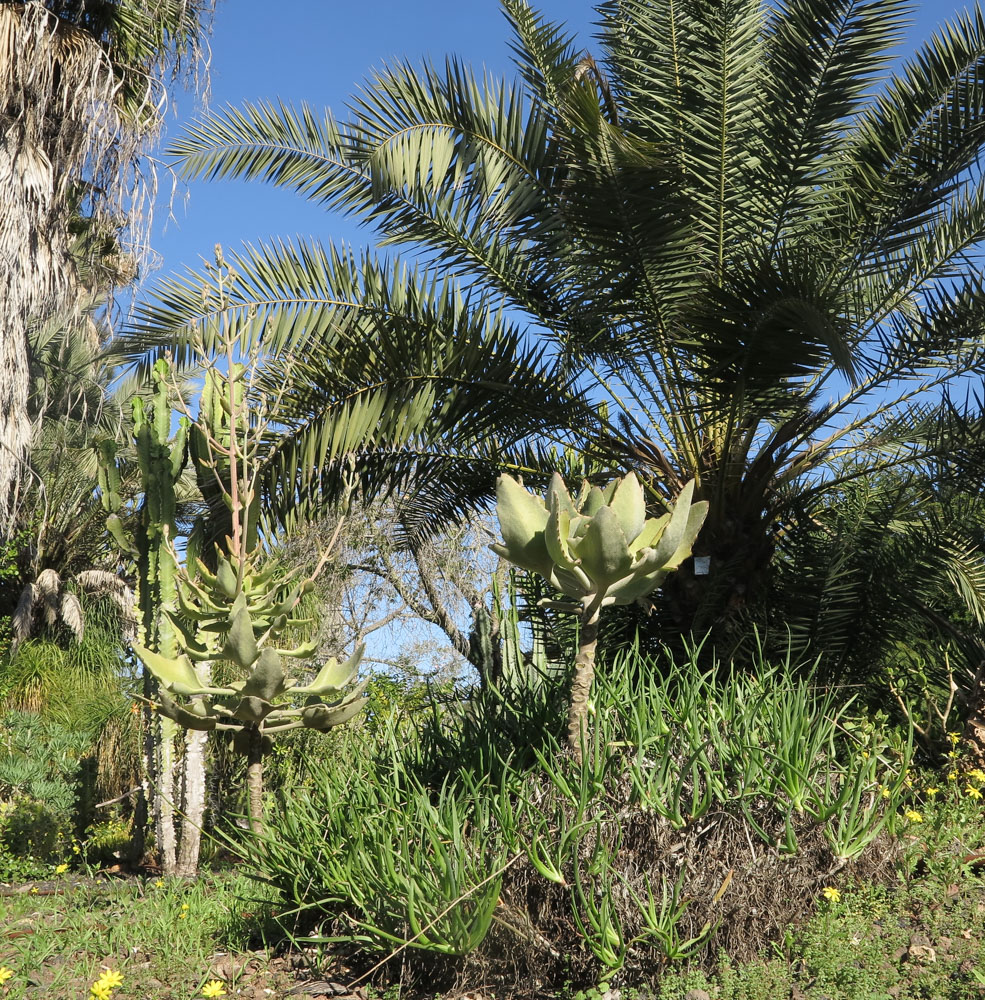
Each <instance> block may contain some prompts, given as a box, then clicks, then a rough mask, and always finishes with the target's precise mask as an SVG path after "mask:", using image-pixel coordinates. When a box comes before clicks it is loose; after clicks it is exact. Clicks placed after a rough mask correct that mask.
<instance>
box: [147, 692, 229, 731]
mask: <svg viewBox="0 0 985 1000" xmlns="http://www.w3.org/2000/svg"><path fill="white" fill-rule="evenodd" d="M157 702H158V710H159V711H160V713H161V715H163V716H165V718H168V719H171V721H172V722H176V723H178V725H179V726H181V727H182V728H184V729H194V730H197V731H198V732H200V733H207V732H211V731H212V730H213V729H215V724H216V719H215V716H212V715H208V714H206V713H207V709H206V708H205V706H204V705H203V703H202V702H195V703H194V704H195V705H196V706H202V708H201V709H200V710H197V711H190V709H191V706H189V708H188V709H186V708H182V707H181V706H180V705H179V704H178V703H177V702H175V701H174V699H172V698H171V697H170V696H169V695H168V693H167V691H164V690H161V691H159V692H158V694H157Z"/></svg>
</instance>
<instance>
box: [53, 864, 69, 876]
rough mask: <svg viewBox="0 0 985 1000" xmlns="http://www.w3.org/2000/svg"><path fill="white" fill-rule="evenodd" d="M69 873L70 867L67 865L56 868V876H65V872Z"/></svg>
mask: <svg viewBox="0 0 985 1000" xmlns="http://www.w3.org/2000/svg"><path fill="white" fill-rule="evenodd" d="M67 871H68V865H66V864H61V865H58V867H57V868H55V874H56V875H64V874H65V872H67Z"/></svg>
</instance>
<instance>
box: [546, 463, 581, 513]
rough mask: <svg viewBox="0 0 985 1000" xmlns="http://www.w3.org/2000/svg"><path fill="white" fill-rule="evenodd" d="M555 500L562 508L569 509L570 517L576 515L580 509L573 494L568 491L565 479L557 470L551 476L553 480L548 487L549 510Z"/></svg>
mask: <svg viewBox="0 0 985 1000" xmlns="http://www.w3.org/2000/svg"><path fill="white" fill-rule="evenodd" d="M555 502H556V503H557V505H558V507H560V509H561V510H563V511H567V513H568V516H569V517H574V515H575V514H577V513H578V509H577V508H576V507H575V504H574V501H573V500H572V499H571V494H570V493H569V492H568V488H567V487H566V486H565V485H564V480H563V479H562V478H561V476H560V474H559V473H557V472H555V473H554V475H553V476H551V482H550V484H549V485H548V487H547V508H548V510H550V509H551V507H552V506H553V504H554V503H555Z"/></svg>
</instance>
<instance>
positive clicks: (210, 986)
mask: <svg viewBox="0 0 985 1000" xmlns="http://www.w3.org/2000/svg"><path fill="white" fill-rule="evenodd" d="M225 995H226V991H225V990H224V989H223V988H222V983H220V982H219V980H218V979H213V980H212V982H210V983H206V984H205V985H204V986H203V987H202V996H203V997H224V996H225Z"/></svg>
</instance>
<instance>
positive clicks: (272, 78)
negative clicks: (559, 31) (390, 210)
mask: <svg viewBox="0 0 985 1000" xmlns="http://www.w3.org/2000/svg"><path fill="white" fill-rule="evenodd" d="M534 6H536V7H538V8H539V9H540V10H541V11H542V12H544V13H545V14H546V15H548V16H549V17H551V18H554V19H556V20H561V21H565V22H567V23H568V24H569V25H570V26H571V27H572V28H573V29H574V30H575V31H576V32H577V33H578V35H579V39H580V40H582V41H583V43H584V45H585V46H586V47H587V48H591V32H592V27H591V25H592V19H593V10H592V4H591V3H590V2H588V0H568V2H563V0H542V2H540V3H536V2H535V3H534ZM962 7H963V5H962V4H958V3H955V2H953V0H945V2H944V3H930V2H928V0H921V2H920V4H919V6H918V11H917V16H916V18H915V19H914V24H913V27H912V28H911V31H910V40H909V43H908V48H912V47H913V45H915V44H916V42H917V41H918V40H920V39H922V38H925V37H927V36H928V35H929V34H930V32H931V31H932V29H933V27H934V26H935V25H936V24H937V23H939V22H940V21H941V20H942V19H944V18H945V17H948V16H950V15H951V13H952V12H953V11H955V10H957V9H961V8H962ZM212 52H213V55H212V102H211V103H212V106H213V107H214V108H219V107H222V106H224V105H226V104H234V105H238V104H241V103H242V102H243V101H255V100H260V99H274V98H280V99H282V100H285V101H288V102H295V103H300V102H301V101H308V102H309V103H310V104H313V105H315V106H316V107H323V106H328V107H331V108H332V109H333V110H334V111H336V112H337V113H338V112H341V111H342V109H343V106H344V104H345V102H346V100H347V98H348V97H349V96H350V95H351V94H352V93H353V92H354V91H355V90H356V89H357V88H358V85H359V83H360V82H361V81H362V80H363V79H364V78H365V77H366V76H367V75H368V74H369V73H370V72H371V71H372V69H373V68H374V67H379V66H381V65H382V64H383V63H385V62H388V61H389V62H392V61H394V60H396V59H402V58H405V59H409V60H411V61H414V62H418V61H420V60H421V59H423V58H425V57H431V58H433V59H434V60H436V61H440V60H442V59H443V58H444V56H445V55H446V54H448V53H455V54H456V55H459V56H461V57H462V58H464V59H465V60H467V61H468V62H470V63H471V64H472V65H473V66H475V67H476V68H479V67H482V66H484V67H486V68H487V69H488V70H489V71H490V72H491V73H493V74H496V75H505V74H509V73H511V72H512V66H511V63H510V52H509V30H508V27H507V24H506V21H505V19H504V18H503V15H502V13H501V11H500V9H499V4H498V3H497V2H496V0H424V2H421V0H364V2H363V3H362V4H359V3H356V4H343V3H330V2H326V0H281V2H280V3H276V4H271V3H270V2H269V0H265V2H261V0H225V2H222V3H220V4H219V9H218V12H217V14H216V18H215V27H214V33H213V37H212ZM197 110H198V108H197V107H196V102H195V100H194V98H193V97H192V96H191V95H190V94H186V93H178V94H176V95H175V101H174V111H175V112H176V114H174V115H172V116H171V117H170V118H169V120H168V123H167V131H168V133H169V134H170V135H172V136H176V135H180V134H181V131H182V127H183V123H184V122H186V121H190V120H191V119H193V118H194V116H195V114H196V112H197ZM162 188H168V189H169V185H168V184H166V183H165V184H162ZM182 192H183V193H184V195H186V196H187V197H186V198H184V199H183V198H182ZM173 212H174V216H175V218H174V219H171V220H168V218H167V198H162V200H161V202H160V204H159V206H158V209H157V212H156V218H155V220H154V230H153V232H152V234H151V245H152V247H153V248H154V250H155V251H156V252H157V253H158V254H159V255H160V259H161V266H160V268H159V269H158V270H157V271H156V272H155V274H152V275H150V280H151V282H153V280H154V278H155V277H160V276H161V275H163V274H167V273H169V272H173V271H180V270H183V269H184V268H185V266H187V265H191V266H196V267H197V266H198V263H199V258H200V257H201V256H202V255H205V256H207V257H210V258H211V256H212V248H213V246H214V245H215V244H216V243H217V242H218V243H222V244H223V245H224V246H226V247H231V248H236V247H238V246H240V245H241V244H242V243H243V242H257V241H261V240H265V239H268V238H271V237H276V236H284V237H290V236H294V235H302V236H315V237H318V238H320V239H324V240H327V239H329V238H331V239H335V240H339V239H344V240H348V241H350V242H355V243H357V244H362V243H364V242H367V241H368V240H369V239H370V234H368V233H365V234H363V233H360V232H359V231H358V230H357V229H356V228H355V227H354V226H353V224H352V223H351V222H349V221H348V220H342V219H339V218H337V217H333V216H331V215H330V214H328V213H326V212H325V211H324V210H323V209H321V208H319V207H317V206H314V205H310V204H308V203H307V202H305V201H303V200H302V199H300V198H298V197H297V196H296V195H293V194H291V193H290V192H287V191H277V190H275V189H274V188H272V187H271V186H269V185H266V184H262V183H257V182H254V183H245V182H234V181H218V182H211V183H200V182H196V183H192V184H190V185H188V186H187V187H185V186H183V187H182V189H181V191H179V197H178V198H177V199H176V201H175V204H174V207H173Z"/></svg>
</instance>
